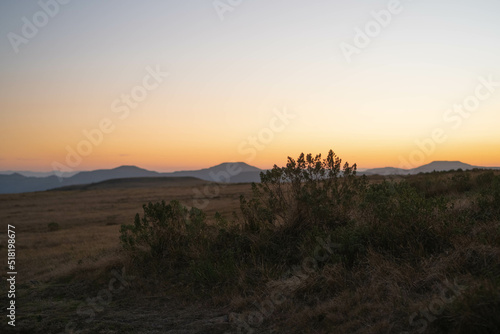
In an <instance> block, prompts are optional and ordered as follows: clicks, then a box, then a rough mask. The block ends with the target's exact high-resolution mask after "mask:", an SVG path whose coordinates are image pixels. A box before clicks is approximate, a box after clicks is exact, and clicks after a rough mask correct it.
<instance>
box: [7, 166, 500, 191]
mask: <svg viewBox="0 0 500 334" xmlns="http://www.w3.org/2000/svg"><path fill="white" fill-rule="evenodd" d="M474 168H478V169H498V167H479V166H472V165H469V164H466V163H463V162H460V161H434V162H431V163H429V164H427V165H423V166H420V167H417V168H413V169H401V168H394V167H385V168H373V169H368V170H365V171H363V172H359V173H358V174H365V175H375V174H378V175H407V174H418V173H429V172H433V171H448V170H456V169H462V170H470V169H474ZM262 171H264V170H262V169H259V168H257V167H254V166H251V165H248V164H247V163H244V162H225V163H221V164H219V165H216V166H212V167H209V168H204V169H199V170H186V171H177V172H171V173H158V172H155V171H150V170H147V169H143V168H139V167H137V166H120V167H117V168H113V169H98V170H93V171H88V172H79V173H77V174H75V175H73V176H70V177H65V178H61V179H59V178H58V177H57V176H54V175H51V176H46V177H34V176H24V175H21V174H19V173H17V172H14V173H12V174H8V175H5V174H2V172H0V194H13V193H22V192H32V191H44V190H49V189H54V188H61V187H66V189H68V188H67V187H70V186H75V185H89V184H95V183H99V182H103V181H107V180H113V179H121V180H122V179H130V178H156V179H157V180H158V178H176V179H177V183H178V182H180V180H181V178H189V180H190V181H192V178H196V179H199V180H204V181H211V182H221V183H247V182H260V173H261V172H262ZM186 180H188V179H186ZM120 182H124V181H123V180H122V181H120ZM136 183H137V182H136Z"/></svg>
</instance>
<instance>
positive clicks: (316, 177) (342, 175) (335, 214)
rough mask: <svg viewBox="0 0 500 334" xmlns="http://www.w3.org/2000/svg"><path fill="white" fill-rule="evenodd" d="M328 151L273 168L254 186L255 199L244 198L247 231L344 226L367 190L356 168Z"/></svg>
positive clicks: (303, 156)
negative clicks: (284, 227) (357, 175)
mask: <svg viewBox="0 0 500 334" xmlns="http://www.w3.org/2000/svg"><path fill="white" fill-rule="evenodd" d="M341 164H342V160H341V159H340V158H339V157H337V156H336V155H335V153H333V151H332V150H330V151H329V153H328V156H327V157H326V159H323V160H322V159H321V154H319V155H316V156H315V157H313V156H312V155H311V154H308V155H307V156H305V155H304V154H303V153H302V154H301V155H300V156H299V158H298V159H297V160H294V159H292V158H290V157H288V163H287V165H286V167H281V168H280V167H278V166H276V165H274V167H273V169H272V170H269V171H266V172H265V173H261V183H260V184H253V185H252V189H253V197H252V198H251V199H250V200H248V201H247V200H246V199H245V198H241V210H242V213H243V217H244V219H245V223H246V227H247V228H248V229H249V230H252V231H258V230H260V229H261V228H274V227H277V226H282V225H288V226H297V225H308V226H323V227H325V228H328V229H329V228H332V227H335V226H337V225H341V224H343V223H345V222H346V221H347V220H348V219H349V212H350V210H351V209H352V208H354V207H355V198H356V196H357V195H358V193H359V191H360V190H361V189H363V188H364V187H365V186H366V179H365V178H364V177H363V178H357V177H356V164H354V165H353V166H349V164H348V163H345V164H344V166H343V168H341Z"/></svg>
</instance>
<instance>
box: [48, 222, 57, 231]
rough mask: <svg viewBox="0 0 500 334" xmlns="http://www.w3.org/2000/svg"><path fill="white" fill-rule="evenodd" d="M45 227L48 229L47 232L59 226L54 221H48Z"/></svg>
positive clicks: (55, 229)
mask: <svg viewBox="0 0 500 334" xmlns="http://www.w3.org/2000/svg"><path fill="white" fill-rule="evenodd" d="M47 227H48V229H49V232H53V231H57V230H59V228H60V226H59V224H58V223H56V222H50V223H48V224H47Z"/></svg>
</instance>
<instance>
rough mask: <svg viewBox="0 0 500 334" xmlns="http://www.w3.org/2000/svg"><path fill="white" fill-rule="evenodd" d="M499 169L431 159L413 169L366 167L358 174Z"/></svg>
mask: <svg viewBox="0 0 500 334" xmlns="http://www.w3.org/2000/svg"><path fill="white" fill-rule="evenodd" d="M475 168H477V169H500V167H481V166H473V165H469V164H466V163H463V162H460V161H433V162H431V163H429V164H427V165H423V166H420V167H417V168H413V169H402V168H395V167H385V168H372V169H367V170H365V171H363V172H360V173H358V174H365V175H408V174H410V175H414V174H419V173H431V172H434V171H435V172H444V171H449V170H458V169H462V170H471V169H475Z"/></svg>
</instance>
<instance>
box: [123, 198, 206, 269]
mask: <svg viewBox="0 0 500 334" xmlns="http://www.w3.org/2000/svg"><path fill="white" fill-rule="evenodd" d="M143 210H144V215H143V217H142V218H141V217H140V216H139V214H136V216H135V219H134V224H133V225H122V226H121V229H120V234H121V235H120V241H121V244H122V246H123V248H124V249H126V250H128V251H130V253H131V254H133V255H134V257H140V258H149V259H153V260H156V261H163V262H165V263H169V264H171V265H178V264H181V262H183V261H187V260H188V257H189V255H190V254H188V252H189V249H190V248H189V247H188V246H189V245H190V243H193V242H196V241H199V239H201V238H202V237H203V231H204V229H205V227H206V224H205V222H204V219H205V215H204V213H203V212H202V211H201V210H199V209H197V208H192V209H191V210H188V209H187V208H186V207H184V206H183V205H182V204H181V203H180V202H178V201H175V200H174V201H171V202H170V203H169V204H166V203H165V201H162V202H161V203H151V202H150V203H149V204H148V205H143Z"/></svg>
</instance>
